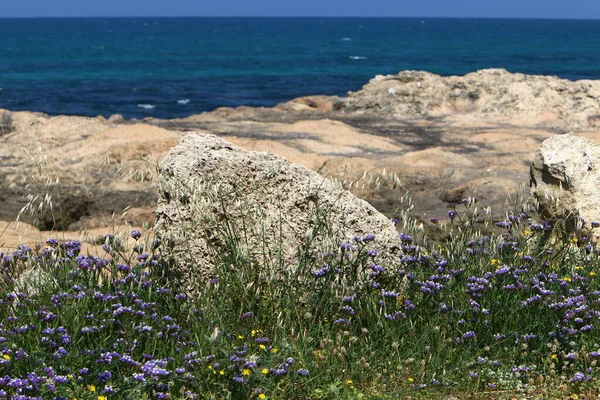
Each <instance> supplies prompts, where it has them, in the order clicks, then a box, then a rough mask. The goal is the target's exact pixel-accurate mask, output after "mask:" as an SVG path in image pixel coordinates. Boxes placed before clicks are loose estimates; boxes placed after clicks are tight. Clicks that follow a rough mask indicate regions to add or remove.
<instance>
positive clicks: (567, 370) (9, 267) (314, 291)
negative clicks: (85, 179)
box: [0, 202, 600, 400]
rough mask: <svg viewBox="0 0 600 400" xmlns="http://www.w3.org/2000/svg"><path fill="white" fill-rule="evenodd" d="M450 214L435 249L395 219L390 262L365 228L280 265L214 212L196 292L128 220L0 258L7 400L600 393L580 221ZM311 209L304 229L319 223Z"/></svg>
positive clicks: (596, 302) (596, 281)
mask: <svg viewBox="0 0 600 400" xmlns="http://www.w3.org/2000/svg"><path fill="white" fill-rule="evenodd" d="M450 216H451V217H452V223H451V224H449V225H448V226H442V229H444V230H445V231H446V232H447V235H448V240H447V241H445V242H443V243H441V244H436V243H430V242H429V241H428V240H427V238H426V237H424V235H423V234H422V233H421V231H420V230H418V229H417V224H416V222H415V221H413V220H412V219H411V218H410V217H408V214H407V213H403V215H402V216H401V217H400V219H399V221H398V226H401V227H402V228H403V230H404V233H402V234H401V235H400V239H401V242H402V249H399V250H398V255H397V257H398V258H397V263H395V264H394V265H386V264H384V263H380V262H379V260H380V259H381V254H378V253H377V232H373V233H372V235H366V236H363V237H357V238H354V240H352V241H351V242H348V243H337V244H336V245H335V246H332V247H331V248H329V249H321V248H320V249H314V248H313V247H311V246H312V242H311V241H310V240H308V239H307V241H306V243H302V244H301V245H299V249H298V252H299V253H298V254H299V260H300V262H299V263H298V265H293V266H290V265H285V264H284V263H283V262H282V261H281V260H274V261H273V263H272V265H280V266H282V268H281V269H280V270H278V271H276V272H274V271H268V270H265V269H264V268H260V266H257V265H256V264H255V263H254V262H253V261H252V260H253V258H252V257H251V255H248V254H244V253H243V251H241V250H240V249H241V248H242V246H238V243H236V241H235V240H234V237H235V235H231V234H230V233H231V232H232V230H235V229H236V227H235V225H234V223H233V221H225V222H223V224H224V225H223V229H222V231H221V235H222V238H223V240H224V241H225V242H227V243H229V251H227V252H224V253H222V254H221V256H222V257H221V259H222V262H221V263H220V265H218V266H217V268H216V271H217V272H216V276H214V277H212V278H211V279H210V280H208V281H206V282H197V287H198V292H197V293H194V294H193V295H191V294H190V293H180V292H179V289H178V288H180V287H181V285H179V284H178V282H177V281H176V280H175V279H172V278H171V275H170V271H172V270H173V269H174V268H175V266H174V265H167V264H166V263H164V262H163V261H162V258H161V253H160V245H159V244H158V243H156V242H150V241H145V237H144V236H141V237H140V233H139V232H137V231H134V232H132V235H133V236H134V238H135V239H136V240H137V242H136V245H135V246H134V247H133V248H132V249H123V248H122V245H121V244H120V242H119V240H118V238H115V237H113V236H107V237H106V238H105V244H104V248H105V250H106V256H105V257H101V258H97V257H92V256H87V255H82V254H80V249H79V248H80V245H79V243H77V242H68V243H58V242H57V241H54V240H50V241H48V242H47V243H46V245H45V246H44V247H42V246H40V247H39V248H36V249H30V248H26V247H21V248H19V249H17V250H16V251H14V252H13V253H11V254H1V255H0V268H1V271H2V273H3V283H2V289H1V292H0V299H1V300H0V315H1V317H2V323H1V324H0V377H1V378H0V398H14V399H28V398H43V399H52V398H56V399H59V398H67V399H73V398H77V399H94V400H96V399H99V400H102V399H137V398H140V399H142V398H146V399H150V398H158V399H167V398H168V399H194V398H202V399H220V398H230V399H247V398H248V399H360V398H368V399H388V398H408V397H411V398H436V397H437V398H442V397H444V396H455V397H457V398H511V397H513V396H518V397H519V398H524V397H527V398H536V397H539V398H549V397H550V398H557V397H559V398H560V397H564V398H566V397H569V396H571V398H577V397H579V398H592V397H595V396H596V395H597V394H598V392H599V390H598V388H599V384H598V368H597V360H598V359H599V358H600V323H599V316H600V271H598V265H599V256H598V253H597V251H596V250H594V248H593V247H592V246H591V245H590V244H589V242H588V239H587V238H586V237H585V236H584V232H585V231H584V229H585V227H586V224H583V228H582V230H581V231H580V232H578V233H577V234H576V235H575V234H571V235H569V234H566V233H564V230H563V229H561V227H560V226H554V227H552V226H550V225H549V224H547V223H544V222H542V223H532V221H531V220H530V219H529V218H528V216H527V215H525V214H512V215H507V216H506V220H505V221H504V222H501V223H498V224H497V227H496V228H497V230H498V231H497V233H494V234H490V235H487V236H485V235H483V234H480V233H478V231H477V230H476V229H475V228H473V227H474V226H476V224H475V221H476V220H478V219H481V217H479V216H478V215H476V213H474V212H473V211H472V203H471V202H465V204H464V208H462V207H459V209H458V210H452V211H451V215H450ZM317 220H318V221H321V224H320V225H317V228H319V227H320V228H322V229H321V230H319V229H317V228H316V229H315V232H314V236H317V235H319V234H328V233H327V229H326V216H324V217H323V218H317ZM587 224H588V225H589V224H591V222H588V223H587ZM320 232H321V233H320ZM321 243H327V241H321ZM315 250H317V251H315ZM25 270H31V271H32V272H30V273H28V274H24V275H22V272H23V271H25Z"/></svg>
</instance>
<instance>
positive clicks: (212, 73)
mask: <svg viewBox="0 0 600 400" xmlns="http://www.w3.org/2000/svg"><path fill="white" fill-rule="evenodd" d="M599 38H600V21H598V20H526V19H515V20H509V19H438V18H216V17H215V18H70V19H0V108H4V109H9V110H28V111H41V112H45V113H48V114H51V115H58V114H70V115H86V116H97V115H103V116H105V117H108V116H110V115H112V114H121V115H123V116H125V117H126V118H137V119H141V118H145V117H157V118H177V117H186V116H189V115H192V114H198V113H201V112H203V111H210V110H213V109H215V108H217V107H222V106H227V107H237V106H240V105H249V106H267V107H268V106H273V105H275V104H277V103H279V102H283V101H287V100H291V99H293V98H296V97H299V96H305V95H313V94H325V95H338V96H344V95H346V94H347V92H348V91H355V90H358V89H360V88H361V87H362V86H363V85H364V84H366V83H367V82H368V81H369V79H371V78H373V77H374V76H375V75H378V74H396V73H398V72H400V71H403V70H424V71H429V72H433V73H436V74H441V75H463V74H466V73H469V72H472V71H476V70H479V69H483V68H505V69H507V70H508V71H511V72H522V73H527V74H541V75H553V76H558V77H561V78H566V79H571V80H577V79H600V40H598V39H599Z"/></svg>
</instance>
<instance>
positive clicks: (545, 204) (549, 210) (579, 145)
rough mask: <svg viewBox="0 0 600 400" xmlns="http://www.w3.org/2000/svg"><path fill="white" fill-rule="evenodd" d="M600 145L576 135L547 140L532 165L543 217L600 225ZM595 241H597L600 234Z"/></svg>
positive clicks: (534, 192)
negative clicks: (579, 218) (580, 219)
mask: <svg viewBox="0 0 600 400" xmlns="http://www.w3.org/2000/svg"><path fill="white" fill-rule="evenodd" d="M599 189H600V145H599V144H597V143H594V142H592V141H590V140H587V139H585V138H583V137H579V136H576V135H571V134H568V135H561V136H554V137H551V138H549V139H546V140H545V141H544V142H543V143H542V145H541V146H540V148H539V149H538V151H537V152H536V154H535V158H534V160H533V163H532V165H531V194H532V196H533V198H534V199H535V201H534V204H535V206H536V207H537V210H538V212H539V214H540V216H541V217H542V218H544V219H547V220H549V221H559V220H562V221H566V223H567V225H566V226H567V229H570V230H573V229H575V228H576V227H577V223H578V218H577V217H582V218H583V219H584V220H585V221H587V222H588V226H589V223H591V222H600V196H599V195H598V193H599V192H598V190H599ZM595 236H596V237H595V239H596V241H597V239H598V234H597V233H596V235H595Z"/></svg>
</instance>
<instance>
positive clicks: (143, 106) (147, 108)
mask: <svg viewBox="0 0 600 400" xmlns="http://www.w3.org/2000/svg"><path fill="white" fill-rule="evenodd" d="M137 106H138V107H139V108H143V109H145V110H152V109H153V108H154V107H156V106H155V105H154V104H138V105H137Z"/></svg>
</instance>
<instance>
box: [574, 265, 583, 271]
mask: <svg viewBox="0 0 600 400" xmlns="http://www.w3.org/2000/svg"><path fill="white" fill-rule="evenodd" d="M575 269H577V270H582V269H583V267H582V266H581V265H577V266H576V267H575Z"/></svg>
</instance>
